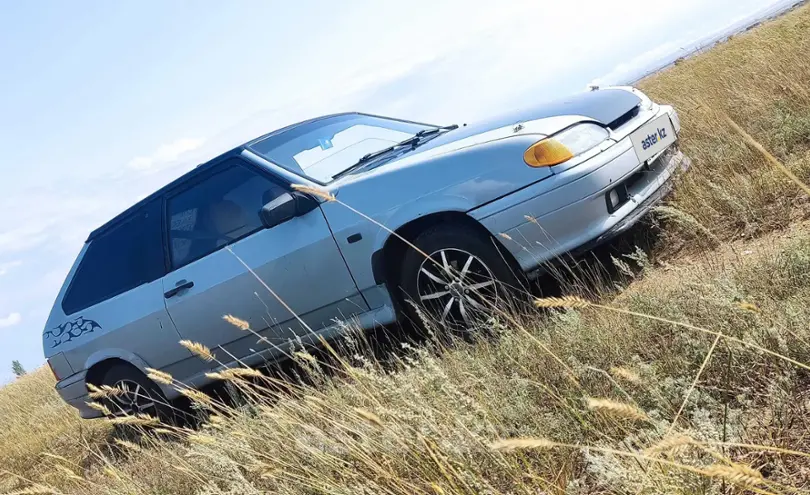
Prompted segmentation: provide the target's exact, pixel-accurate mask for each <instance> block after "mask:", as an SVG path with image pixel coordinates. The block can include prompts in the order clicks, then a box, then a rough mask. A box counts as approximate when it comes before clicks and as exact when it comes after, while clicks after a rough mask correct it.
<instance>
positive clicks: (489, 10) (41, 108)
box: [0, 0, 786, 383]
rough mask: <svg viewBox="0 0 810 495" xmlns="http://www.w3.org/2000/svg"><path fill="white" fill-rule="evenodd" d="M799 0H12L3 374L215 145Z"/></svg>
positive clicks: (670, 37)
mask: <svg viewBox="0 0 810 495" xmlns="http://www.w3.org/2000/svg"><path fill="white" fill-rule="evenodd" d="M782 3H786V2H785V1H782V0H714V1H712V2H706V1H705V0H677V1H674V0H659V1H656V2H653V3H652V4H651V3H650V2H649V1H648V0H614V1H603V0H565V1H563V0H559V1H541V0H533V1H518V0H513V1H504V2H490V1H479V0H438V1H435V0H434V1H427V0H410V1H405V2H398V1H397V2H395V1H393V0H391V1H384V2H383V1H376V0H366V1H365V2H361V1H353V0H345V1H341V2H330V1H326V0H320V1H316V0H298V1H295V2H288V1H281V0H279V1H270V0H267V1H261V2H260V1H249V0H241V1H238V2H220V1H214V0H199V1H180V0H172V1H164V0H160V1H155V0H142V1H138V2H104V1H101V0H96V1H73V2H62V1H57V0H52V1H45V0H43V1H40V2H10V1H8V2H3V3H0V116H2V118H0V150H2V158H0V187H2V188H3V189H4V190H3V193H2V194H0V383H3V382H4V381H7V380H8V379H10V377H11V375H10V363H11V360H12V359H19V360H20V361H21V362H22V363H23V364H24V366H26V367H27V368H34V367H36V366H38V365H40V364H41V363H42V362H43V357H42V350H41V333H42V327H43V325H44V322H45V320H46V318H47V314H48V312H49V310H50V307H51V305H52V303H53V299H54V297H55V295H56V293H57V292H58V290H59V287H60V286H61V283H62V280H63V278H64V276H65V274H66V272H67V271H68V269H69V268H70V265H71V264H72V262H73V259H74V257H75V256H76V254H77V253H78V251H79V249H80V247H81V244H82V243H83V242H84V239H85V238H86V236H87V234H88V233H89V231H90V230H92V229H93V228H95V227H97V226H98V225H100V224H102V223H103V222H104V221H105V220H106V219H108V218H109V217H110V216H112V215H113V214H115V213H117V212H119V211H121V210H123V209H124V208H125V207H127V206H128V205H130V204H132V203H133V202H135V201H136V200H137V199H139V198H140V197H143V196H144V195H146V194H148V193H149V192H151V191H152V190H154V189H156V188H158V187H159V186H161V185H162V184H164V183H166V182H167V181H169V180H170V179H172V178H174V177H176V176H178V175H180V174H181V173H183V172H184V171H186V170H188V169H189V168H190V167H192V166H194V165H195V164H197V163H199V162H201V161H203V160H205V159H206V158H209V157H212V156H215V155H216V154H218V153H219V152H222V151H225V150H226V149H228V148H229V147H231V146H235V145H237V144H239V143H240V142H243V141H245V140H247V139H249V138H252V137H255V136H256V135H258V134H261V133H264V132H267V131H270V130H272V129H274V128H277V127H279V126H281V125H285V124H288V123H292V122H295V121H298V120H302V119H304V118H308V117H312V116H316V115H319V114H324V113H330V112H334V111H342V110H351V109H354V110H362V111H367V112H372V113H379V114H387V115H393V116H398V117H402V118H408V119H413V120H420V121H428V122H435V123H438V124H451V123H456V122H461V121H470V120H474V119H476V118H479V117H482V116H486V115H488V114H492V113H497V112H498V111H500V110H503V109H506V108H513V107H518V106H520V105H523V104H527V103H529V102H536V101H539V100H544V99H547V98H551V97H555V96H559V95H562V94H566V93H572V92H576V91H580V90H582V89H584V88H585V86H586V85H587V84H588V83H589V82H591V81H594V80H599V81H601V82H606V83H615V82H623V81H624V80H626V79H627V78H628V77H630V76H631V75H632V74H635V73H637V72H638V71H639V70H643V69H644V68H646V67H649V66H651V65H655V64H657V63H659V62H660V61H661V60H670V59H673V58H675V57H677V56H678V54H679V53H680V51H681V50H682V49H684V48H687V47H689V46H692V45H694V44H695V43H696V42H698V41H699V40H701V39H703V38H705V37H706V36H708V35H711V34H712V33H716V32H718V31H719V30H722V29H724V28H725V27H727V26H728V25H730V24H731V23H733V22H735V21H739V20H740V19H743V18H746V17H748V16H752V15H756V13H757V12H758V11H760V10H761V9H763V8H765V7H768V6H771V5H774V4H782ZM651 5H654V6H655V8H651ZM7 370H8V371H7Z"/></svg>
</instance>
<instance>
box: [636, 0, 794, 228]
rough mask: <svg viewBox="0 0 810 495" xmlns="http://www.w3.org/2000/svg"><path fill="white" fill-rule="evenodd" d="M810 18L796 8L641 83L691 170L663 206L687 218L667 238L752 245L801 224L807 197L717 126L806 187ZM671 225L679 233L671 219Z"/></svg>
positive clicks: (761, 158)
mask: <svg viewBox="0 0 810 495" xmlns="http://www.w3.org/2000/svg"><path fill="white" fill-rule="evenodd" d="M808 30H810V9H809V8H808V7H807V6H804V7H802V8H800V9H799V10H798V11H796V12H793V13H791V14H789V15H787V16H785V17H783V18H781V19H779V20H777V21H775V22H772V23H769V24H767V25H766V26H764V27H763V28H759V29H757V30H755V31H753V32H751V33H747V34H743V35H739V36H737V37H735V38H734V39H732V40H731V41H729V42H727V43H725V44H723V45H720V46H718V47H716V48H714V49H712V50H711V51H710V52H708V53H706V54H703V55H700V56H696V57H694V58H691V59H688V60H685V61H683V62H682V63H679V64H678V65H677V66H675V67H673V68H671V69H669V70H667V71H665V72H662V73H660V74H657V75H655V76H652V77H650V78H648V79H646V80H644V81H642V82H641V83H640V84H639V86H640V87H641V89H643V90H644V91H646V92H647V93H649V94H650V96H651V97H653V98H654V99H656V100H659V101H664V102H667V103H670V104H672V105H675V106H676V108H677V109H678V111H679V113H680V115H681V120H682V121H683V123H684V129H683V138H684V139H683V142H684V146H683V147H684V151H685V152H686V153H687V154H688V155H689V156H691V157H692V158H693V160H694V170H693V173H691V174H689V175H688V176H687V177H685V178H684V180H683V183H682V184H681V185H680V186H679V188H678V191H677V193H676V195H675V199H674V201H672V203H671V205H670V206H671V207H674V208H676V209H677V210H679V211H680V212H682V217H683V218H684V219H688V220H687V221H686V222H685V225H682V226H681V228H680V229H673V231H674V232H676V233H677V234H678V235H677V236H672V238H673V239H677V238H678V237H680V238H684V237H685V238H686V239H687V240H692V242H694V239H690V235H689V234H691V236H692V237H697V238H698V240H702V239H703V238H704V235H703V233H702V232H700V231H699V230H700V229H695V228H694V227H693V226H692V225H690V223H691V222H690V220H694V221H696V222H697V224H698V225H701V226H703V227H705V229H708V231H709V232H711V233H712V234H713V235H715V236H717V237H718V238H720V239H722V240H728V239H731V238H734V237H738V236H752V235H758V234H761V233H763V232H767V231H769V230H772V229H774V228H784V227H786V226H787V225H789V224H790V223H791V222H793V221H795V220H797V219H800V218H806V216H807V214H808V212H810V209H809V208H808V198H807V195H806V194H805V193H804V192H803V191H801V190H800V189H799V188H798V187H797V186H796V185H794V184H790V182H789V181H788V180H786V179H785V177H784V176H783V175H782V174H780V173H779V172H778V171H776V170H774V169H773V166H772V165H771V163H769V162H768V160H767V159H766V158H764V157H763V156H762V155H761V154H760V153H759V152H757V151H756V150H754V149H752V148H751V147H749V146H747V145H746V143H745V142H744V140H742V139H740V137H739V135H738V134H737V133H736V132H735V131H734V130H733V128H732V126H731V125H730V124H729V123H728V122H727V121H726V120H725V119H724V115H728V116H730V117H731V118H732V119H733V121H734V122H736V123H738V124H739V125H740V126H741V127H742V128H743V129H745V131H746V132H748V133H750V134H751V135H752V136H753V137H754V138H755V139H756V140H757V141H759V142H761V143H762V144H763V145H764V146H765V148H767V149H769V150H771V152H773V154H774V155H776V157H777V158H778V159H780V160H781V161H782V162H784V163H785V164H786V166H787V167H788V168H789V169H790V170H791V171H792V172H793V173H795V174H796V175H797V176H798V177H799V178H800V179H802V180H803V181H804V182H807V181H808V178H810V58H809V57H807V56H806V54H807V53H810V36H808V35H807V33H808ZM671 223H673V224H676V226H678V224H681V223H682V222H678V221H677V219H675V220H674V221H672V222H671Z"/></svg>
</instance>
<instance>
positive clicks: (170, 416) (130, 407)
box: [101, 364, 174, 424]
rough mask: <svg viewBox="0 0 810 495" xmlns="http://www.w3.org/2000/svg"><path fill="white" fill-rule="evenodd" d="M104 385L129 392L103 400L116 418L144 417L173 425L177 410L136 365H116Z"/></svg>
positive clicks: (108, 372)
mask: <svg viewBox="0 0 810 495" xmlns="http://www.w3.org/2000/svg"><path fill="white" fill-rule="evenodd" d="M101 385H107V386H110V387H113V388H118V389H122V390H125V391H126V392H125V393H123V394H120V395H117V396H112V397H108V398H106V399H105V400H104V401H103V404H104V405H105V406H106V407H107V409H109V410H110V412H111V413H112V415H113V417H115V416H122V415H125V414H129V415H135V414H144V415H147V416H150V417H153V418H157V419H159V420H160V421H161V422H164V423H167V424H170V423H173V422H174V409H173V408H172V406H171V403H170V402H169V400H168V399H167V398H166V395H165V394H164V393H163V391H162V390H161V389H160V387H159V386H158V385H157V384H156V383H155V382H153V381H152V380H150V379H149V378H148V377H147V376H146V375H144V374H143V373H142V372H141V371H140V370H139V369H137V368H135V367H134V366H131V365H126V364H114V365H113V366H112V367H110V369H108V370H107V372H106V373H104V377H103V378H102V379H101Z"/></svg>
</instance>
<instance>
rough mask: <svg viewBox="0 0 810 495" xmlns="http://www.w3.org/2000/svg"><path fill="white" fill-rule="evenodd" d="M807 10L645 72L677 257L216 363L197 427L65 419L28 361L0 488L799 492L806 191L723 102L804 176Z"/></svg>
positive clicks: (808, 285) (803, 471)
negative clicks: (665, 126) (670, 141)
mask: <svg viewBox="0 0 810 495" xmlns="http://www.w3.org/2000/svg"><path fill="white" fill-rule="evenodd" d="M809 27H810V7H805V8H802V9H800V10H799V11H797V12H794V13H792V14H790V15H789V16H787V17H785V18H783V19H781V20H779V21H777V22H775V23H772V24H769V25H767V26H765V27H763V28H760V29H758V30H756V31H755V32H753V33H751V34H747V35H744V36H739V37H737V38H736V39H735V40H733V41H732V42H730V43H728V44H726V45H723V46H721V47H718V48H716V49H714V50H713V51H711V52H710V53H708V54H705V55H702V56H700V57H696V58H694V59H692V60H687V61H685V62H683V63H680V64H678V66H677V67H675V68H673V69H672V70H669V71H667V72H665V73H663V74H661V75H658V76H655V77H653V78H651V79H649V80H647V81H645V82H644V83H643V84H642V86H643V87H644V89H645V90H647V91H648V92H650V93H651V94H652V95H653V96H654V97H656V98H658V99H663V100H665V101H669V102H672V103H674V104H676V105H677V106H678V107H679V109H680V111H681V115H682V120H683V124H684V147H685V148H686V151H687V152H688V153H689V154H691V155H692V157H693V158H694V159H695V168H694V170H693V173H691V174H690V175H687V176H686V177H684V179H683V181H682V183H681V184H680V185H679V188H678V190H677V193H676V195H675V197H674V199H673V201H672V203H671V204H670V205H669V206H668V207H667V209H666V210H664V213H665V215H664V217H665V223H666V224H667V228H666V229H665V231H664V234H665V235H666V236H667V237H668V241H669V243H668V244H669V245H672V244H676V245H679V246H689V248H690V249H689V252H688V253H684V254H688V256H682V257H680V258H670V259H669V262H668V263H664V264H660V265H658V264H656V263H654V262H652V261H650V260H649V259H648V258H647V256H646V255H644V254H643V253H641V254H640V253H639V252H635V253H630V254H628V255H626V256H624V257H621V258H614V264H616V266H617V268H618V271H619V272H620V273H621V275H620V276H619V278H617V277H614V278H613V279H612V280H611V281H610V283H611V284H615V285H621V286H624V287H623V289H624V290H622V291H621V292H620V293H619V294H618V295H615V291H614V290H613V288H612V287H597V288H596V290H591V291H590V292H589V294H588V298H580V297H577V296H568V297H560V298H546V299H541V300H538V301H537V306H538V307H539V308H538V309H537V310H536V311H537V312H532V313H528V314H523V315H503V317H502V318H499V321H495V322H494V324H493V327H494V328H493V333H494V334H495V336H494V337H493V338H487V339H483V340H481V341H479V342H474V343H467V342H457V343H455V344H453V345H452V346H450V347H449V348H448V347H444V346H442V345H440V344H439V343H430V344H428V345H424V346H420V347H411V346H410V345H408V344H403V345H402V349H401V352H399V353H397V354H396V355H395V356H394V357H393V358H391V361H392V362H386V363H381V362H379V361H377V360H376V359H374V357H373V354H372V353H371V352H370V351H369V346H368V343H367V342H366V341H365V339H364V337H363V336H359V335H350V336H349V337H348V338H347V341H346V342H344V343H343V350H342V351H341V352H340V353H339V354H338V355H337V356H332V359H331V360H329V361H327V362H324V361H320V360H317V359H315V358H314V357H313V356H312V355H311V354H310V353H308V352H306V351H305V350H303V349H299V350H295V351H293V352H292V353H291V354H292V355H293V356H294V359H295V360H296V361H297V362H298V364H299V373H300V375H299V376H300V377H301V380H299V381H292V382H289V381H288V382H282V381H279V380H278V379H276V378H271V377H266V376H262V375H260V374H257V373H256V372H253V371H250V370H246V371H240V370H225V371H222V372H219V373H217V374H216V378H217V379H219V380H223V381H225V382H226V383H227V384H228V387H229V389H230V390H231V391H233V392H234V395H235V396H237V397H238V398H239V400H238V402H237V403H236V405H233V404H224V403H222V402H220V400H219V399H217V398H214V397H210V396H206V395H203V394H200V393H199V392H196V391H190V390H187V389H185V391H184V394H185V395H186V396H188V398H189V399H190V400H191V401H192V402H193V403H194V405H195V407H196V409H197V410H198V411H199V412H200V414H201V415H202V416H206V417H207V422H206V423H205V424H204V426H203V427H202V428H201V429H199V430H196V431H195V430H190V429H186V428H179V427H174V426H167V425H160V426H158V427H157V428H154V427H152V428H150V429H149V431H148V432H147V433H144V434H142V435H139V436H129V437H127V438H124V437H122V436H121V432H120V431H118V433H116V434H114V429H118V430H120V429H121V428H123V427H124V426H125V427H126V430H124V431H128V432H131V431H132V430H133V429H134V430H137V429H139V428H142V427H144V426H147V423H149V420H147V419H145V418H140V417H129V418H119V419H118V420H117V422H119V423H126V425H124V426H120V425H119V426H116V427H114V426H113V425H111V424H110V423H109V422H108V421H92V422H82V421H80V420H79V419H78V417H77V416H76V414H75V413H74V412H73V411H72V410H71V409H70V408H69V407H68V406H66V405H65V404H63V403H62V402H61V401H60V400H59V399H58V397H57V396H56V394H55V393H54V392H53V389H52V387H53V380H52V378H51V377H50V375H49V374H48V372H47V371H46V370H38V371H36V372H35V373H33V374H31V375H29V376H27V377H25V378H23V379H20V380H18V381H17V382H15V383H13V384H11V385H9V386H7V387H4V388H3V389H0V492H2V491H4V490H5V491H9V492H13V491H18V492H19V493H35V492H36V493H72V494H121V493H126V494H135V493H148V494H166V493H172V494H174V493H178V494H186V493H187V494H192V493H199V494H219V493H223V494H224V493H228V494H234V493H290V494H292V493H296V494H298V493H340V494H356V493H368V494H380V493H386V494H399V493H407V494H422V493H425V494H455V493H470V494H472V493H516V494H517V493H521V494H523V493H525V494H529V493H531V494H537V493H556V494H562V493H573V494H585V493H636V494H642V493H648V494H658V493H681V494H712V493H722V492H723V490H724V487H725V493H804V492H807V491H808V490H810V468H809V467H808V466H810V463H809V462H808V459H810V453H808V452H810V430H808V429H807V427H806V417H807V413H808V409H810V390H809V389H808V383H810V381H809V380H808V376H809V375H808V369H807V364H806V363H810V335H808V327H807V321H810V228H808V225H807V224H806V223H803V222H798V221H797V220H799V219H801V218H803V217H804V215H805V211H806V198H804V197H803V196H802V192H801V189H800V188H799V187H798V186H796V185H795V184H794V183H792V182H790V181H788V180H787V179H785V177H784V175H783V174H781V173H780V172H779V171H778V170H776V169H774V168H773V166H772V165H771V164H770V163H769V162H768V161H767V160H766V159H765V158H763V157H762V155H761V154H760V153H759V152H758V151H756V150H753V149H751V148H749V147H748V146H747V145H746V144H745V143H744V141H743V139H742V138H741V137H740V136H739V134H736V133H733V132H734V131H732V130H731V129H730V128H729V127H728V125H727V124H726V123H725V120H723V118H722V115H724V114H727V115H729V116H731V118H733V119H734V120H735V122H738V123H739V124H740V126H741V128H742V129H744V130H745V132H747V133H749V134H750V135H752V136H753V137H754V138H755V139H757V140H758V141H759V142H761V143H762V144H763V145H764V147H765V148H766V149H768V150H770V151H771V152H773V153H774V155H775V156H776V158H777V159H779V160H780V161H782V162H783V163H785V164H786V165H787V166H788V168H789V169H790V171H791V172H792V173H794V174H796V176H797V177H798V178H799V179H800V180H803V181H805V182H806V181H807V178H808V176H809V175H810V160H809V159H808V150H810V100H809V99H808V93H807V89H806V88H808V87H810V65H808V64H810V60H808V58H807V57H803V56H801V54H806V53H810V37H808V36H807V35H806V32H807V31H808V28H809ZM752 74H753V75H756V76H757V77H752ZM779 229H781V230H779ZM740 234H742V235H743V236H745V237H750V236H753V235H757V236H758V238H757V239H756V241H753V242H752V241H750V240H746V241H745V243H742V242H743V241H741V240H740V238H739V237H740ZM729 241H731V242H729ZM597 278H598V277H593V279H597ZM594 294H602V297H601V298H600V297H594ZM237 316H238V315H236V316H231V315H228V316H227V317H226V319H227V321H229V322H231V323H232V324H233V325H235V326H237V327H240V328H243V329H244V330H245V331H250V328H249V326H248V325H247V324H246V323H245V322H243V321H242V320H240V319H239V318H238V317H237ZM184 345H185V346H186V347H187V348H189V349H191V350H192V352H194V353H195V354H196V355H198V356H200V358H201V359H206V360H214V359H215V356H214V355H213V352H212V351H211V350H210V349H207V348H205V347H204V346H200V345H199V344H196V343H194V342H184ZM151 373H152V376H153V377H154V378H155V379H157V380H160V381H162V382H163V383H172V382H173V379H172V377H171V376H168V375H165V374H161V372H159V371H157V370H154V371H152V372H151ZM25 490H28V492H25Z"/></svg>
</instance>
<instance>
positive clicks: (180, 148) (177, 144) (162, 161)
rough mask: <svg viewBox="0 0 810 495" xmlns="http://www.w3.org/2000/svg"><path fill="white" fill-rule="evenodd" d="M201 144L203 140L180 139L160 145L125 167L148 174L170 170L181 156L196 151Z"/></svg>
mask: <svg viewBox="0 0 810 495" xmlns="http://www.w3.org/2000/svg"><path fill="white" fill-rule="evenodd" d="M203 143H204V140H202V139H198V138H180V139H178V140H176V141H174V142H171V143H167V144H164V145H161V146H160V147H159V148H158V149H157V150H155V152H154V153H152V154H151V155H148V156H138V157H135V158H133V159H132V160H130V161H129V163H128V164H127V166H128V167H129V168H132V169H135V170H139V171H141V172H148V173H152V172H157V171H160V170H163V169H166V168H171V167H173V166H175V165H177V164H178V161H179V159H180V157H181V156H182V155H184V154H186V153H188V152H189V151H194V150H196V149H197V148H199V147H200V146H202V144H203Z"/></svg>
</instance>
